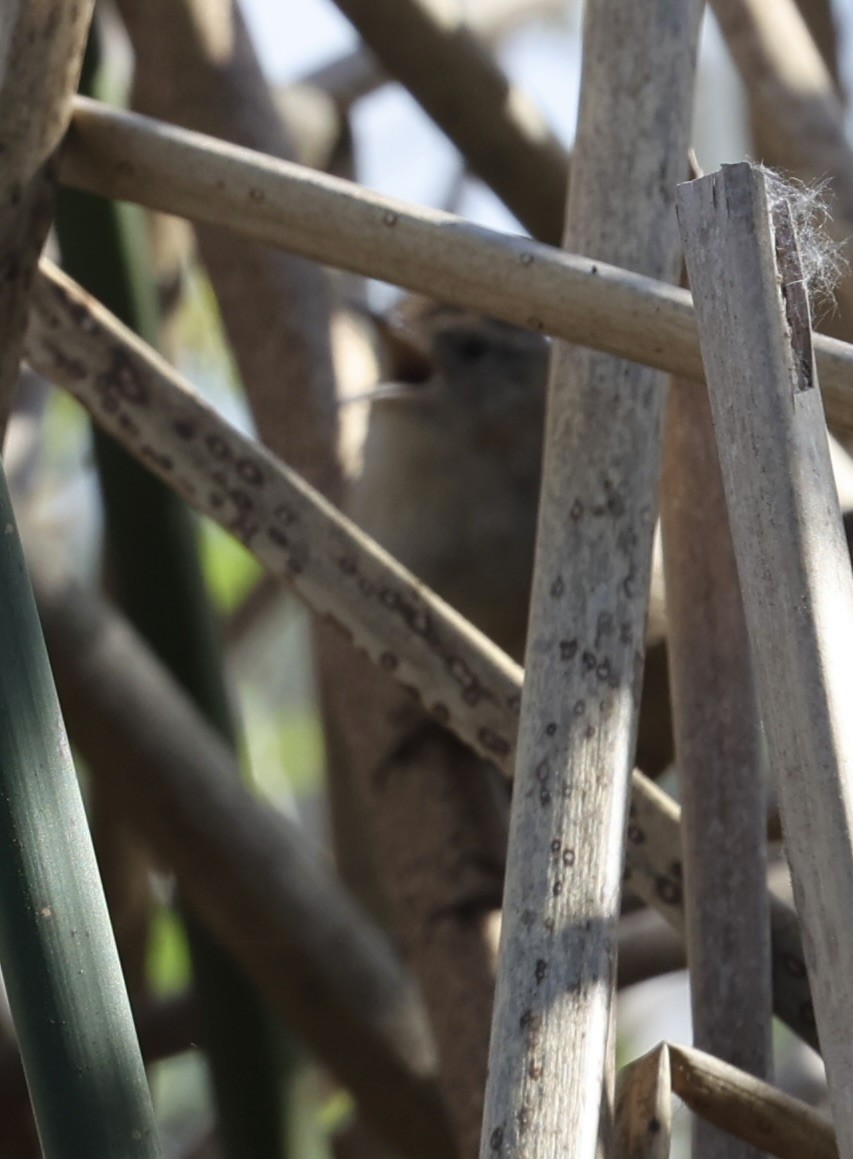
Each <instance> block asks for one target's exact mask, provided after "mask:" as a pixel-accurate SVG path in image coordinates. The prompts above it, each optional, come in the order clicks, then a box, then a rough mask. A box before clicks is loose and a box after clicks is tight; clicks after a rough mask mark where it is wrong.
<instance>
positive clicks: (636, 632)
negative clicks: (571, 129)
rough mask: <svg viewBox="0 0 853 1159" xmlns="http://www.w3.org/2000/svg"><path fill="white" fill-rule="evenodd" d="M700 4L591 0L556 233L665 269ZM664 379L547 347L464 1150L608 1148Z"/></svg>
mask: <svg viewBox="0 0 853 1159" xmlns="http://www.w3.org/2000/svg"><path fill="white" fill-rule="evenodd" d="M701 15H702V4H701V2H699V0H689V2H688V3H684V0H653V2H650V3H647V4H643V5H629V6H627V7H626V5H625V4H623V3H622V0H591V2H590V3H588V4H587V7H586V10H585V23H584V43H583V60H584V64H583V73H582V78H581V101H580V113H579V118H578V135H577V140H576V144H575V150H574V155H573V158H572V175H571V183H570V189H569V198H568V208H567V211H566V229H565V234H564V245H565V246H566V248H567V249H573V250H576V251H578V252H581V253H586V254H591V255H593V256H594V257H596V258H598V257H601V258H603V259H605V260H610V261H614V262H619V263H620V264H622V265H625V266H628V267H629V268H631V269H635V270H639V271H640V272H641V273H644V274H647V275H650V276H654V277H658V278H661V279H663V280H669V279H673V280H674V279H675V278H676V276H677V274H678V266H679V260H680V252H679V251H680V247H679V243H678V231H677V226H676V222H675V216H674V214H673V199H674V191H675V186H676V184H677V182H678V180H679V178H680V177H682V176H683V175H684V162H683V159H684V157H685V155H686V152H687V145H688V134H689V131H690V111H691V109H692V105H693V80H694V69H695V62H696V50H697V43H698V37H699V26H700V22H701ZM615 158H619V165H618V174H619V176H618V179H616V178H615V172H616V170H615V169H614V159H615ZM665 387H666V383H665V380H664V379H663V378H662V376H661V375H659V374H658V373H657V372H655V371H652V370H649V369H648V368H646V367H641V366H638V365H637V364H636V363H633V364H629V363H624V362H620V361H617V360H615V359H614V358H612V357H611V356H609V355H605V354H599V353H593V352H591V351H588V350H583V349H582V348H580V347H577V346H568V345H562V344H559V345H557V346H555V348H554V349H553V350H552V354H551V374H550V383H549V393H548V406H547V420H546V432H545V453H544V466H543V476H542V490H541V496H540V504H539V521H538V526H537V536H536V558H535V565H534V573H533V589H532V596H531V612H530V623H529V627H528V635H527V648H526V655H525V679H524V692H523V697H522V707H521V722H520V725H519V735H518V752H517V757H516V772H515V784H514V792H513V801H512V814H511V823H510V835H509V847H508V852H507V869H506V881H505V885H504V902H503V920H502V927H501V949H500V957H499V964H498V978H497V987H496V994H495V1012H494V1016H493V1020H492V1038H491V1046H490V1051H489V1079H488V1085H487V1088H486V1111H485V1115H484V1119H483V1134H482V1138H481V1143H480V1155H481V1159H489V1157H490V1156H495V1155H500V1154H502V1153H504V1152H506V1153H509V1154H526V1155H540V1154H541V1155H545V1154H551V1155H557V1154H571V1155H573V1156H577V1157H578V1159H592V1157H593V1156H595V1155H599V1154H605V1153H607V1152H608V1151H609V1144H608V1139H609V1135H610V1132H611V1131H612V1128H613V1106H612V1100H613V1061H612V1057H611V1055H612V1050H613V1047H614V1044H613V1042H612V1039H611V1035H612V1025H611V1018H612V1013H613V1012H612V1000H613V992H614V982H615V977H614V975H615V962H614V956H615V955H614V950H615V944H614V941H615V927H616V923H617V921H618V918H619V909H620V900H621V886H622V867H623V850H624V843H625V828H626V812H627V806H628V797H629V787H630V778H631V768H632V764H633V760H634V743H635V739H636V730H637V716H638V711H639V703H640V685H641V680H642V671H643V658H644V635H645V624H646V618H647V614H648V602H649V586H650V577H651V556H652V539H653V535H654V526H655V521H656V513H657V490H658V474H659V462H660V441H661V433H662V421H663V413H664V403H665V397H666V393H665Z"/></svg>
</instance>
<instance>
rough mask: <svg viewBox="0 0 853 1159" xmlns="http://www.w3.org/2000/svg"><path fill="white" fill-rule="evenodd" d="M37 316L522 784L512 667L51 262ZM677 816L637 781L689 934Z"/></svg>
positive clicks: (78, 393)
mask: <svg viewBox="0 0 853 1159" xmlns="http://www.w3.org/2000/svg"><path fill="white" fill-rule="evenodd" d="M32 307H33V308H32V309H31V311H30V329H29V331H28V335H27V345H26V352H27V357H28V359H29V360H30V362H31V363H32V365H33V366H34V367H36V368H40V369H41V372H42V373H44V374H45V375H46V377H48V378H50V379H52V380H53V381H55V382H57V383H58V384H59V385H61V386H63V387H65V389H67V390H69V391H70V392H71V393H72V394H73V395H74V397H75V398H77V399H78V401H79V402H80V403H81V404H82V405H83V406H84V407H86V409H87V410H89V412H90V413H91V414H92V415H93V417H95V418H96V420H97V421H98V422H99V423H100V424H101V426H103V427H104V428H105V429H106V430H108V431H110V432H111V433H112V434H113V435H114V436H115V438H116V439H117V440H118V441H120V442H121V443H122V445H123V446H125V447H126V448H127V449H128V450H129V451H130V452H131V453H132V454H134V455H135V456H136V457H137V458H141V459H142V461H143V462H144V463H145V464H146V465H147V466H148V468H149V469H150V470H152V471H153V472H154V474H156V475H159V477H160V478H163V479H164V480H165V481H166V482H167V483H168V484H169V485H170V486H171V487H173V488H174V489H175V490H176V491H177V492H178V493H179V494H180V495H182V496H183V497H184V498H185V499H186V500H187V502H188V503H190V505H191V506H193V507H195V509H196V510H197V511H199V512H200V513H201V514H205V515H208V516H209V517H210V518H212V519H214V520H216V521H217V522H218V523H219V524H220V525H221V526H222V527H224V528H225V529H226V530H229V531H230V532H231V534H233V535H234V536H235V537H236V538H238V539H240V541H241V542H243V543H244V544H245V545H246V546H247V547H248V548H249V549H250V550H251V551H252V552H253V553H254V554H255V555H256V556H257V558H258V560H259V561H260V562H261V563H263V564H264V565H265V566H266V567H267V568H268V569H269V570H270V571H271V572H273V573H274V574H277V575H279V576H280V577H281V578H283V579H286V580H287V581H288V582H289V583H290V584H291V585H292V586H293V588H294V590H295V591H296V592H297V593H298V594H299V595H300V596H301V597H302V598H303V599H304V600H305V602H306V603H307V604H308V606H309V607H311V608H312V609H313V610H314V611H315V612H316V613H317V614H319V615H325V616H329V615H331V616H332V617H333V618H335V619H336V620H337V622H338V623H339V625H340V626H341V627H342V628H343V629H344V631H345V632H347V633H348V634H349V635H350V636H351V637H352V639H353V641H354V642H355V643H356V644H357V646H358V647H360V648H362V649H364V650H365V651H366V652H367V653H368V655H369V656H370V657H371V658H372V659H373V661H374V663H378V664H379V666H380V667H381V668H382V667H384V668H385V669H386V670H389V671H391V670H393V675H394V676H395V678H396V679H398V680H401V681H402V682H403V683H404V684H405V685H406V686H408V687H410V688H411V689H412V691H413V692H415V693H416V695H417V696H418V697H419V698H420V700H421V703H422V704H423V705H424V706H425V707H426V708H428V709H429V710H431V711H432V712H433V714H434V715H435V716H436V717H437V718H438V719H440V720H441V721H442V722H443V723H445V724H446V725H447V726H448V727H449V728H451V729H452V730H453V731H454V732H455V733H456V734H457V736H459V737H460V739H461V740H463V741H464V742H465V743H466V744H468V745H470V746H471V747H472V748H473V749H474V750H475V751H476V752H479V753H480V754H481V755H482V756H485V757H486V758H487V759H488V760H490V761H492V762H493V763H494V764H495V765H496V766H497V767H498V768H500V769H501V770H502V771H503V773H504V774H505V775H506V776H510V775H511V773H512V769H513V750H514V743H515V732H516V729H517V727H518V706H519V703H520V697H521V678H522V671H521V669H520V667H519V666H518V665H517V664H515V663H513V662H512V661H511V660H510V659H509V658H508V657H506V656H504V655H503V654H502V653H501V652H500V651H499V650H498V649H496V648H495V647H494V645H492V644H491V643H490V642H489V641H488V640H487V639H486V638H485V637H484V636H483V635H482V634H481V633H479V632H478V631H477V630H476V629H475V628H473V627H471V625H470V624H468V623H467V622H466V621H465V620H463V619H462V618H461V617H460V616H458V615H456V614H455V613H454V612H453V611H452V610H451V609H450V608H448V607H447V605H446V604H444V603H443V602H442V601H441V600H439V599H438V598H437V597H436V596H435V595H434V594H433V593H432V592H430V591H429V590H428V589H427V588H425V587H423V585H421V584H419V583H418V582H417V581H416V580H415V579H414V577H412V576H411V575H409V574H408V573H407V572H405V571H404V569H402V568H400V567H399V565H397V564H395V562H394V561H393V560H392V559H391V557H390V556H388V555H386V554H385V553H384V552H382V551H381V549H379V548H378V547H377V546H376V545H375V544H374V543H372V541H371V540H370V539H368V538H367V537H366V536H364V535H363V534H361V533H360V532H359V531H358V529H357V528H355V527H354V526H353V525H352V524H351V523H349V521H348V520H346V519H344V518H343V517H342V516H341V515H339V514H338V513H337V512H336V511H335V510H334V508H332V507H331V505H330V504H328V503H326V502H325V501H324V500H323V499H322V498H321V497H320V496H318V495H317V493H316V492H314V491H313V490H312V489H311V488H310V487H308V486H307V485H306V484H305V483H303V482H302V481H301V480H299V479H298V477H297V476H295V475H294V474H293V472H291V471H290V470H289V468H288V467H286V466H285V465H284V464H283V463H280V462H278V461H277V460H275V459H274V458H273V457H272V456H271V455H270V454H269V452H267V451H265V450H264V449H263V448H262V447H260V446H259V445H258V444H257V443H254V442H252V441H251V440H250V439H248V438H246V437H245V436H244V435H241V434H240V433H239V432H237V431H235V430H234V429H233V428H232V427H231V426H229V424H228V423H226V422H225V421H224V420H223V419H221V418H220V417H219V416H218V415H217V414H216V413H215V412H214V411H213V410H211V408H210V407H208V406H207V405H206V404H205V403H203V402H202V401H201V400H200V399H199V398H198V396H197V395H196V394H195V392H194V391H193V390H192V388H191V387H190V386H189V385H188V384H187V383H186V382H185V381H184V380H183V379H182V378H181V377H180V376H179V375H178V374H177V372H176V371H174V370H172V369H171V368H170V367H169V366H168V365H167V364H166V363H165V362H164V361H163V359H161V358H160V357H159V356H158V355H157V354H156V353H155V352H154V351H152V350H151V349H150V348H148V347H146V346H145V345H144V344H143V343H141V342H140V341H139V340H138V339H136V338H135V337H134V336H133V335H132V334H131V333H130V332H129V331H128V330H126V329H125V328H124V327H123V326H122V325H121V324H120V323H119V322H118V321H117V320H116V319H115V318H112V317H111V316H110V315H109V313H108V312H107V311H106V310H104V308H103V307H102V306H100V305H98V303H96V302H94V301H93V300H92V299H91V298H90V297H89V296H88V295H87V294H86V293H85V292H84V291H82V290H81V289H80V288H79V287H78V286H75V285H74V283H73V282H72V281H71V280H70V279H68V278H66V277H65V276H64V275H63V274H61V273H60V272H59V271H57V270H56V269H55V267H53V266H51V265H50V263H48V262H43V263H42V266H41V273H40V276H39V278H38V280H37V282H36V285H35V288H34V295H33V303H32ZM188 434H192V435H193V439H192V442H191V443H190V444H188V442H187V437H186V436H187V435H188ZM252 480H260V481H261V490H260V491H258V492H257V493H256V494H255V496H254V497H253V496H252V493H251V492H249V491H248V490H247V485H252V482H251V481H252ZM247 499H248V501H249V502H250V503H251V504H252V505H253V506H254V504H255V503H259V504H260V507H259V510H258V515H257V518H254V519H253V518H252V517H251V515H250V514H248V513H247V510H246V506H245V504H246V501H247ZM291 516H292V517H293V518H292V519H291ZM288 521H289V522H288ZM303 521H304V525H303ZM283 522H284V523H285V524H286V526H285V527H282V523H283ZM262 527H263V529H264V531H263V534H261V528H262ZM270 532H271V533H272V537H270ZM288 535H289V536H290V539H289V540H287V537H288ZM282 538H284V539H285V540H287V543H286V544H282V542H281V540H282ZM287 544H289V552H292V553H293V554H292V556H290V555H289V554H288V551H285V547H286V546H287ZM291 559H292V561H293V562H289V560H291ZM342 561H343V562H345V563H346V567H344V568H342V567H341V562H342ZM387 642H391V643H392V644H393V647H394V648H395V650H396V652H391V651H390V650H389V649H388V644H387ZM392 659H393V660H396V664H392V663H391V660H392ZM678 815H679V813H678V806H677V805H676V804H675V803H674V802H673V801H672V800H671V798H669V797H668V796H667V795H666V794H665V793H663V792H662V791H661V790H660V789H658V788H657V786H656V785H654V784H653V783H652V782H650V781H649V780H648V779H647V778H645V777H644V776H643V775H642V774H641V773H639V772H635V773H634V778H633V797H632V802H631V811H630V818H629V825H628V847H627V865H626V885H628V887H629V888H630V889H631V891H632V892H633V893H635V894H637V896H639V897H641V898H642V899H643V900H644V901H646V902H647V903H648V904H650V905H653V906H654V907H655V908H656V909H658V910H660V912H661V913H662V914H664V916H665V917H666V918H667V920H668V921H669V922H670V923H671V924H673V925H675V926H676V927H677V928H681V926H682V923H683V915H682V911H681V903H682V892H681V836H680V833H679V829H678ZM773 931H774V934H773V936H774V955H773V966H774V993H775V996H776V1010H777V1013H778V1014H779V1016H780V1017H781V1018H783V1019H784V1020H785V1021H786V1022H787V1023H788V1024H789V1025H790V1026H791V1027H792V1028H793V1029H794V1030H795V1031H796V1033H798V1034H799V1035H800V1036H801V1037H803V1038H805V1039H806V1040H807V1041H809V1042H812V1043H814V1042H815V1038H814V1023H813V1019H812V1013H811V1005H810V1001H809V992H808V985H807V983H806V980H805V967H804V966H803V964H802V949H801V948H800V946H799V941H798V932H797V924H796V918H795V916H794V915H793V913H792V912H791V911H790V910H789V909H788V907H787V906H785V905H783V904H782V903H781V902H778V900H776V901H774V906H773Z"/></svg>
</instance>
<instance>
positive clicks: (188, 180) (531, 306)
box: [60, 98, 853, 433]
mask: <svg viewBox="0 0 853 1159" xmlns="http://www.w3.org/2000/svg"><path fill="white" fill-rule="evenodd" d="M60 178H61V180H63V181H65V182H67V183H68V184H69V185H73V186H75V187H76V188H80V189H87V190H89V191H90V192H92V193H101V194H102V195H103V196H105V197H116V198H119V199H122V200H126V201H136V202H139V203H140V204H142V205H147V206H148V207H149V208H151V209H158V210H160V211H162V212H163V213H174V214H177V215H178V216H182V217H188V218H190V219H191V220H194V221H204V222H210V223H213V224H217V225H225V226H227V227H228V228H229V229H233V230H234V231H235V232H237V233H239V234H240V235H241V236H243V237H249V238H254V239H256V240H259V241H266V242H267V243H268V244H270V245H274V246H280V247H281V248H283V249H287V250H291V251H292V252H293V253H299V254H301V255H302V256H303V257H309V258H313V259H314V260H316V261H320V262H325V263H326V264H328V265H333V266H336V267H338V268H340V269H346V270H351V271H353V272H355V273H361V274H365V275H366V276H368V277H376V278H380V279H382V280H383V281H388V282H392V283H394V284H395V285H400V286H405V287H407V288H408V289H411V290H415V291H417V292H421V293H425V294H428V295H430V296H433V297H437V298H440V299H441V300H442V301H445V302H448V303H451V304H453V305H457V306H461V307H463V308H465V309H470V310H474V311H476V312H478V313H482V314H489V315H492V316H493V317H495V318H500V319H502V320H503V321H505V322H512V323H514V324H515V325H517V326H523V327H526V328H527V329H530V330H539V331H542V332H543V333H545V334H551V335H553V336H554V337H555V338H565V339H566V340H567V341H569V342H579V343H583V344H584V345H586V346H589V347H591V348H592V349H595V350H602V351H605V352H606V353H608V354H615V355H616V356H617V357H620V358H629V359H631V360H632V361H636V362H641V363H643V364H644V365H647V366H654V367H656V368H657V369H659V370H666V371H668V372H669V373H670V374H678V375H680V376H682V377H684V378H688V379H690V380H691V381H701V380H702V377H703V371H702V359H701V355H700V353H699V342H698V338H697V335H696V322H695V318H694V315H693V306H692V302H691V300H690V295H689V294H688V293H687V292H686V291H685V290H681V289H678V288H677V287H676V286H669V285H665V284H663V283H661V282H659V281H655V280H654V279H653V278H647V277H642V276H641V275H639V274H635V273H629V272H628V271H626V270H622V269H618V268H617V267H614V266H613V265H608V264H607V263H605V262H600V261H593V260H591V259H589V258H585V257H580V256H578V255H576V254H570V253H565V252H562V251H560V250H556V249H553V248H551V247H549V246H543V245H540V244H538V243H536V242H533V241H531V240H529V239H528V238H523V237H517V236H514V235H510V234H505V233H500V232H498V231H496V230H489V229H484V228H482V227H480V226H475V225H472V224H471V223H470V222H466V221H464V220H463V219H462V218H458V217H453V216H452V215H451V214H447V213H442V212H440V211H439V210H433V209H422V208H419V207H417V206H412V205H408V204H406V203H405V202H401V201H397V200H395V199H393V198H388V197H382V196H380V195H379V194H375V193H369V192H368V191H366V190H363V189H361V188H360V187H359V186H357V185H353V184H351V183H350V182H347V181H342V180H340V179H339V178H333V177H328V176H326V175H324V174H319V173H314V172H312V171H311V170H307V169H304V168H300V167H299V166H295V165H291V164H288V163H287V162H284V161H277V160H276V159H274V158H270V157H266V156H264V155H262V154H257V153H251V152H249V151H248V150H242V149H237V148H236V147H234V146H229V145H226V144H224V143H223V142H219V141H215V140H213V139H212V138H210V137H203V136H200V135H199V134H194V133H189V132H187V131H186V130H182V129H177V128H174V127H171V126H169V125H165V124H162V123H160V122H152V121H149V120H147V119H146V118H143V117H138V116H133V115H132V114H129V113H117V112H115V111H114V110H110V109H107V108H105V107H104V106H103V105H98V104H97V103H96V102H93V101H86V100H84V99H80V98H78V100H77V101H76V103H75V113H74V118H73V121H72V126H71V130H70V132H69V135H68V137H67V138H66V143H65V146H64V149H63V152H62V156H61V169H60ZM815 351H816V354H817V362H818V369H819V371H820V374H821V379H822V383H823V391H824V395H825V397H826V405H827V410H828V413H829V418H830V422H831V424H832V427H833V430H835V431H837V432H841V433H843V432H853V386H852V385H851V383H853V348H851V347H850V346H847V345H846V344H845V343H843V342H838V341H835V340H833V339H831V338H827V337H825V336H823V335H817V336H816V338H815Z"/></svg>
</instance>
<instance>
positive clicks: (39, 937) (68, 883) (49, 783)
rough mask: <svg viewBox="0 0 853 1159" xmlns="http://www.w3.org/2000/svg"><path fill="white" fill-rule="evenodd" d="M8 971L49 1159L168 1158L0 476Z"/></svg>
mask: <svg viewBox="0 0 853 1159" xmlns="http://www.w3.org/2000/svg"><path fill="white" fill-rule="evenodd" d="M0 527H2V529H3V531H2V536H1V537H0V604H2V607H3V662H2V664H0V706H2V712H0V961H2V966H3V978H4V981H5V984H6V990H7V992H8V996H9V1006H10V1009H11V1011H12V1017H13V1019H14V1023H15V1029H16V1031H17V1036H18V1042H19V1044H20V1049H21V1057H22V1059H23V1063H24V1070H25V1072H26V1076H27V1084H28V1086H29V1089H30V1097H31V1100H32V1105H33V1110H34V1113H35V1118H36V1122H37V1125H38V1131H39V1138H40V1141H41V1146H42V1148H43V1150H44V1154H45V1155H46V1156H47V1157H48V1159H59V1157H61V1156H67V1155H70V1154H75V1155H105V1156H113V1155H114V1156H119V1155H121V1156H140V1157H142V1156H146V1157H151V1159H154V1157H156V1156H158V1155H159V1153H160V1152H159V1146H158V1143H157V1137H156V1132H155V1127H154V1115H153V1111H152V1108H151V1101H150V1097H149V1094H148V1085H147V1082H146V1078H145V1071H144V1069H143V1065H142V1057H141V1055H140V1052H139V1045H138V1043H137V1041H136V1035H135V1032H134V1028H133V1020H132V1018H131V1013H130V1005H129V1002H128V998H127V993H126V991H125V987H124V980H123V978H122V973H121V967H120V965H119V959H118V954H117V952H116V947H115V940H114V938H113V933H112V929H111V928H110V919H109V915H108V913H107V907H106V902H105V900H104V895H103V890H102V887H101V882H100V878H99V876H98V868H97V864H96V861H95V855H94V851H93V849H92V842H91V837H90V835H89V828H88V824H87V820H86V814H85V812H84V809H83V802H82V800H81V797H80V789H79V786H78V784H77V777H76V774H75V771H74V765H73V762H72V760H71V752H70V749H69V746H68V741H67V739H66V736H65V729H64V726H63V723H62V715H61V713H60V710H59V704H58V702H57V699H56V692H55V690H54V685H53V676H52V674H51V671H50V666H49V664H48V660H47V654H46V652H45V648H44V641H43V639H42V634H41V627H40V625H39V620H38V616H37V614H36V609H35V604H34V602H33V596H32V592H31V590H30V585H29V580H28V578H27V572H26V567H25V564H24V559H23V554H22V552H21V547H20V543H19V541H18V533H17V528H16V527H15V519H14V515H13V514H12V508H11V504H10V502H9V497H8V494H7V492H6V484H5V478H4V477H3V473H2V469H0Z"/></svg>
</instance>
